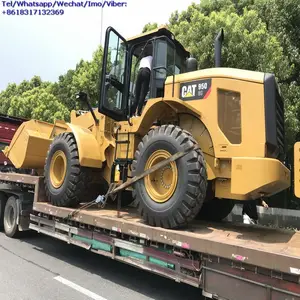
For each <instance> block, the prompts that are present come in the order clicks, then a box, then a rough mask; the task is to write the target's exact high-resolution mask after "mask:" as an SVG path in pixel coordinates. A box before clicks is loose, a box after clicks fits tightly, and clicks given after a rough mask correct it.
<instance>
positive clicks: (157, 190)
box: [144, 150, 178, 203]
mask: <svg viewBox="0 0 300 300" xmlns="http://www.w3.org/2000/svg"><path fill="white" fill-rule="evenodd" d="M170 156H171V154H170V153H169V152H168V151H166V150H157V151H155V152H153V153H152V154H151V156H150V157H149V159H148V160H147V162H146V166H145V170H148V169H150V168H151V167H153V166H154V165H156V164H158V163H159V162H161V161H162V160H165V159H167V158H169V157H170ZM177 181H178V170H177V166H176V163H175V162H171V163H170V164H168V165H167V166H165V167H163V168H161V169H159V170H157V171H155V172H153V173H151V174H149V175H148V176H146V177H145V179H144V182H145V187H146V191H147V193H148V194H149V196H150V197H151V199H152V200H153V201H155V202H157V203H163V202H166V201H168V200H169V199H170V198H171V197H172V195H173V194H174V192H175V189H176V186H177Z"/></svg>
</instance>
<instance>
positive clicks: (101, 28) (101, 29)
mask: <svg viewBox="0 0 300 300" xmlns="http://www.w3.org/2000/svg"><path fill="white" fill-rule="evenodd" d="M103 4H104V0H103V1H102V5H101V27H100V45H101V46H102V31H103Z"/></svg>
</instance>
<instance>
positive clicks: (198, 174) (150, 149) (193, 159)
mask: <svg viewBox="0 0 300 300" xmlns="http://www.w3.org/2000/svg"><path fill="white" fill-rule="evenodd" d="M195 144H196V141H195V139H194V138H193V137H192V136H191V134H190V133H189V132H187V131H185V130H182V129H181V128H180V127H178V126H174V125H163V126H160V127H157V128H155V129H153V130H151V131H150V132H149V133H148V134H147V135H146V136H145V137H144V138H143V140H142V141H141V142H140V144H139V145H138V149H137V151H136V152H135V159H134V161H133V164H132V171H133V172H132V173H133V176H136V175H139V174H141V173H142V172H143V171H144V169H145V165H146V162H147V160H148V158H149V157H150V155H151V154H152V153H154V152H155V151H156V150H166V151H168V152H169V153H170V154H171V155H173V154H175V153H177V152H179V151H184V150H187V149H189V148H191V147H193V146H194V145H195ZM176 167H177V174H178V175H177V176H178V177H177V178H178V180H177V185H176V187H175V191H174V193H173V194H172V196H171V197H170V198H169V200H167V201H166V202H164V203H157V202H155V201H153V200H152V199H151V197H150V195H149V194H148V192H147V190H146V187H145V180H144V179H142V180H139V181H138V182H136V183H135V184H134V188H133V199H134V201H136V203H137V206H138V211H139V213H140V215H141V216H142V218H143V219H144V221H145V222H146V223H147V224H149V225H151V226H160V227H163V228H179V227H184V226H186V225H187V224H188V223H189V222H191V221H192V220H193V219H194V218H195V216H196V215H197V214H198V212H199V210H200V209H201V207H202V204H203V201H204V199H205V195H206V189H207V173H206V168H205V160H204V155H203V153H202V151H201V150H200V149H198V150H192V151H191V152H190V153H188V154H187V155H185V156H184V157H182V158H180V159H179V160H177V161H176Z"/></svg>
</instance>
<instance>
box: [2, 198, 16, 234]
mask: <svg viewBox="0 0 300 300" xmlns="http://www.w3.org/2000/svg"><path fill="white" fill-rule="evenodd" d="M17 219H18V209H17V202H16V197H15V196H11V197H9V198H8V200H7V202H6V205H5V209H4V232H5V235H6V236H8V237H11V238H14V237H17V235H18V234H19V229H18V224H17Z"/></svg>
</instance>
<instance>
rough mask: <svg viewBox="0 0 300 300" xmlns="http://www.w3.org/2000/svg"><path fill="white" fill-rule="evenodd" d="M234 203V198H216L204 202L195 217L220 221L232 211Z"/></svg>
mask: <svg viewBox="0 0 300 300" xmlns="http://www.w3.org/2000/svg"><path fill="white" fill-rule="evenodd" d="M234 205H235V202H234V200H230V199H218V198H214V199H212V200H209V201H207V202H205V203H204V204H203V206H202V208H201V210H200V211H199V213H198V215H197V216H196V218H195V219H197V220H205V221H212V222H220V221H222V220H223V219H225V218H226V217H227V216H228V215H229V214H230V213H231V211H232V209H233V207H234Z"/></svg>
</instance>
